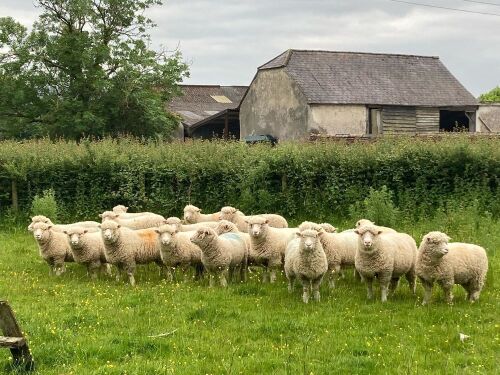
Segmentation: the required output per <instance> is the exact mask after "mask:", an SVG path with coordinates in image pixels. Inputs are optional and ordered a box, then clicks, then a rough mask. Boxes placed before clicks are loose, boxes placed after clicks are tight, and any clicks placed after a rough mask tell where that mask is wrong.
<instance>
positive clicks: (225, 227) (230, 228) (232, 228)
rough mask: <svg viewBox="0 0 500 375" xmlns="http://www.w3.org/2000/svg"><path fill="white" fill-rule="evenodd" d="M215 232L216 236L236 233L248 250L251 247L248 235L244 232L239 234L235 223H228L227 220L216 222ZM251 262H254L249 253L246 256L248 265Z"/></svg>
mask: <svg viewBox="0 0 500 375" xmlns="http://www.w3.org/2000/svg"><path fill="white" fill-rule="evenodd" d="M215 232H216V233H217V234H218V235H221V234H224V233H238V234H239V235H240V236H241V237H243V239H244V240H245V242H246V244H247V247H248V249H249V250H250V249H251V246H252V245H251V241H250V235H249V234H248V233H245V232H240V231H239V230H238V227H237V226H236V224H235V223H231V222H230V221H227V220H221V221H219V222H217V226H216V227H215ZM253 261H254V260H253V258H252V254H251V251H250V253H249V255H248V263H249V264H253Z"/></svg>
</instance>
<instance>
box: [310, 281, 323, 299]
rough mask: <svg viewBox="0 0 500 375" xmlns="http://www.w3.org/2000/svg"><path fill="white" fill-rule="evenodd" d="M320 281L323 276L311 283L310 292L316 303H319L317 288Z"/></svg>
mask: <svg viewBox="0 0 500 375" xmlns="http://www.w3.org/2000/svg"><path fill="white" fill-rule="evenodd" d="M322 280H323V276H321V277H318V278H317V279H316V280H313V281H312V282H311V286H312V292H313V299H314V300H315V301H318V302H319V300H320V298H321V296H320V293H319V287H320V285H321V281H322Z"/></svg>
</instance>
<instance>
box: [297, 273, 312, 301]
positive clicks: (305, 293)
mask: <svg viewBox="0 0 500 375" xmlns="http://www.w3.org/2000/svg"><path fill="white" fill-rule="evenodd" d="M299 280H300V282H301V284H302V302H304V303H309V297H310V295H311V282H310V281H309V280H307V279H306V278H304V277H301V276H299Z"/></svg>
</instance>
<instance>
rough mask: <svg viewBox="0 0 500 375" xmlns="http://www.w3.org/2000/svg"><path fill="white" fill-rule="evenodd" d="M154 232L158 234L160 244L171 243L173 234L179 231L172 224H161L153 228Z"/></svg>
mask: <svg viewBox="0 0 500 375" xmlns="http://www.w3.org/2000/svg"><path fill="white" fill-rule="evenodd" d="M155 232H156V233H158V234H159V235H160V236H159V238H160V242H161V244H162V245H166V246H168V245H171V244H172V243H173V241H174V237H175V235H176V234H177V233H178V232H179V230H178V229H177V227H176V226H173V225H162V226H160V227H158V228H156V229H155Z"/></svg>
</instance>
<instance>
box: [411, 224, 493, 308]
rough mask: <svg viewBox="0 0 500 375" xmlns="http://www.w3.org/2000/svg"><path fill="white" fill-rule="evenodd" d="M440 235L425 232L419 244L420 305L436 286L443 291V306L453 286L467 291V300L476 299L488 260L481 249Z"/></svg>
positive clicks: (449, 297) (426, 299)
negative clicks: (421, 299)
mask: <svg viewBox="0 0 500 375" xmlns="http://www.w3.org/2000/svg"><path fill="white" fill-rule="evenodd" d="M449 240H450V238H449V237H448V236H447V235H446V234H445V233H442V232H429V233H427V234H426V235H425V236H424V238H423V239H422V243H421V244H420V247H419V249H418V250H419V251H418V257H417V265H416V271H417V276H418V278H419V279H420V281H421V282H422V284H423V286H424V288H425V295H424V300H423V302H422V303H423V304H424V305H425V304H427V303H429V301H430V299H431V296H432V286H433V284H434V282H437V283H438V284H439V285H441V287H442V288H443V291H444V294H445V299H446V302H447V303H452V301H453V293H452V288H453V285H454V284H460V285H461V286H462V287H463V288H464V289H465V290H466V291H467V299H468V300H469V301H470V302H475V301H477V300H478V299H479V295H480V294H481V290H482V288H483V286H484V281H485V279H486V273H487V272H488V257H487V255H486V251H485V250H484V248H482V247H481V246H477V245H473V244H468V243H460V242H452V243H448V241H449Z"/></svg>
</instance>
